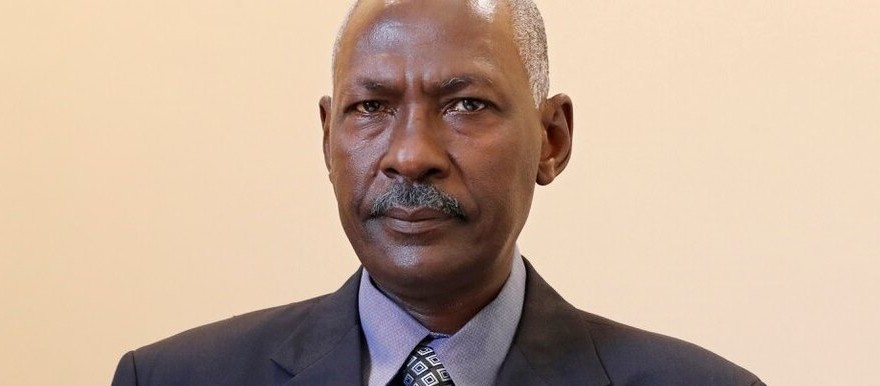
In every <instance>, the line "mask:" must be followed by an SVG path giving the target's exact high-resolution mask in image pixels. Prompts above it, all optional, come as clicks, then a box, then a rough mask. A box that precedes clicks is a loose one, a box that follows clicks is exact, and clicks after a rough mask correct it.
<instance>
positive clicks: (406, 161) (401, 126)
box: [379, 109, 450, 182]
mask: <svg viewBox="0 0 880 386" xmlns="http://www.w3.org/2000/svg"><path fill="white" fill-rule="evenodd" d="M444 136H445V133H444V132H443V129H442V123H441V122H437V121H436V120H435V119H432V118H431V116H430V113H427V112H425V111H420V109H412V110H410V111H408V112H407V113H406V114H404V116H403V119H401V120H399V121H398V122H396V124H395V126H394V127H392V128H391V133H390V138H389V143H388V150H387V152H386V153H385V155H384V157H383V158H382V161H381V163H380V165H379V167H380V168H381V169H382V173H383V174H385V175H386V176H387V177H389V178H391V179H398V178H404V179H406V180H409V181H410V182H427V181H429V180H432V179H437V178H443V177H445V176H446V175H447V174H448V173H449V167H450V160H449V156H448V153H447V148H446V143H445V139H444Z"/></svg>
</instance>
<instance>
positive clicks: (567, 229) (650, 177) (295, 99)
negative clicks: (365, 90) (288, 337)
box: [0, 0, 880, 385]
mask: <svg viewBox="0 0 880 386" xmlns="http://www.w3.org/2000/svg"><path fill="white" fill-rule="evenodd" d="M539 6H540V7H541V8H542V11H543V13H544V17H545V20H546V23H547V30H548V33H549V38H550V61H551V91H552V92H565V93H567V94H569V95H570V96H571V97H572V98H573V100H574V103H575V136H574V139H575V143H574V155H573V158H572V160H571V163H570V164H569V166H568V169H567V170H566V171H565V172H564V173H563V174H562V176H561V177H560V178H559V179H557V180H556V181H555V182H554V183H553V184H552V185H550V186H548V187H541V188H539V189H538V190H537V193H536V198H535V203H534V205H533V209H532V215H531V217H530V220H529V223H528V224H527V225H526V229H525V230H524V232H523V234H522V236H521V238H520V248H521V250H522V252H523V253H524V254H525V255H526V256H527V257H528V258H529V259H530V260H531V261H532V262H533V263H534V264H535V266H536V267H537V269H538V270H539V272H541V274H542V275H543V276H544V277H545V278H546V279H547V280H548V281H549V282H550V283H551V284H553V285H554V286H555V288H556V289H557V290H558V291H559V292H560V293H562V294H563V296H565V297H566V298H567V299H568V300H569V301H571V302H572V303H574V304H575V305H577V306H579V307H581V308H583V309H586V310H589V311H591V312H594V313H598V314H600V315H604V316H606V317H609V318H612V319H616V320H619V321H621V322H624V323H628V324H632V325H635V326H638V327H642V328H645V329H649V330H653V331H657V332H661V333H664V334H668V335H672V336H676V337H680V338H683V339H686V340H690V341H693V342H696V343H698V344H700V345H702V346H704V347H706V348H708V349H710V350H713V351H715V352H717V353H719V354H721V355H722V356H724V357H726V358H728V359H730V360H732V361H734V362H736V363H738V364H740V365H742V366H744V367H746V368H748V369H750V370H752V371H753V372H755V373H756V374H758V375H759V376H761V377H762V378H763V379H764V380H765V381H766V382H767V383H768V384H772V385H832V384H834V385H839V384H842V385H868V384H880V383H878V381H877V378H876V377H874V373H875V372H876V367H877V355H876V353H877V350H878V347H880V333H878V332H877V326H880V307H878V300H877V298H878V294H880V274H878V271H880V263H878V262H877V260H878V257H880V200H878V197H880V182H878V179H880V150H878V149H880V23H878V20H880V2H876V1H855V0H844V1H833V2H831V1H827V0H822V1H819V0H804V1H796V2H792V1H764V0H761V1H758V0H745V1H720V0H719V1H698V0H684V1H681V0H676V1H663V2H656V1H629V0H623V1H584V2H582V1H567V0H566V1H562V0H559V1H554V0H543V1H539ZM346 9H347V6H346V4H345V2H343V1H341V0H338V1H321V2H306V1H299V0H296V1H294V0H288V1H247V2H246V1H229V0H212V1H184V2H181V1H168V0H161V1H160V0H152V1H110V0H94V1H82V0H79V1H46V0H32V1H24V0H22V1H14V0H13V1H9V0H2V1H0V300H2V307H0V312H2V316H0V339H2V344H0V384H3V385H59V384H65V385H101V384H109V382H110V379H111V376H112V373H113V370H114V368H115V366H116V362H117V360H118V359H119V357H120V356H121V355H122V354H123V353H124V352H125V351H127V350H130V349H134V348H136V347H139V346H142V345H145V344H147V343H151V342H153V341H155V340H158V339H160V338H164V337H166V336H169V335H172V334H174V333H177V332H180V331H182V330H184V329H187V328H190V327H194V326H197V325H201V324H205V323H208V322H211V321H215V320H219V319H224V318H228V317H230V316H232V315H236V314H241V313H244V312H247V311H250V310H255V309H259V308H265V307H269V306H273V305H279V304H285V303H289V302H293V301H296V300H301V299H305V298H308V297H311V296H314V295H318V294H322V293H326V292H329V291H333V290H334V289H336V288H337V287H338V286H339V285H340V284H341V283H342V282H343V281H344V280H345V279H346V278H347V277H348V276H349V275H350V274H351V273H353V272H354V270H355V269H356V267H357V265H358V263H357V259H356V257H355V256H354V253H353V252H352V250H351V248H350V246H349V244H348V242H347V240H346V238H345V236H344V234H343V232H342V229H341V227H340V225H339V223H338V218H337V214H336V206H335V200H334V197H333V195H332V191H331V187H330V184H329V182H328V180H327V176H326V170H325V167H324V164H323V160H322V156H321V146H320V144H321V130H320V125H319V120H318V108H317V101H318V98H319V97H320V96H321V95H324V94H326V93H329V91H330V80H329V78H330V76H329V75H330V73H329V68H328V67H329V61H330V59H329V58H330V51H331V45H332V42H333V38H334V35H335V32H336V28H337V25H338V23H339V22H340V21H341V19H342V17H343V15H344V13H345V11H346Z"/></svg>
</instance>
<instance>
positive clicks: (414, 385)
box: [400, 340, 455, 386]
mask: <svg viewBox="0 0 880 386" xmlns="http://www.w3.org/2000/svg"><path fill="white" fill-rule="evenodd" d="M426 342H427V340H426V341H423V342H422V343H419V344H418V345H417V346H416V348H415V349H413V351H412V353H410V354H409V359H407V361H406V364H405V365H403V368H402V369H401V370H400V379H402V380H403V384H404V386H454V385H455V384H454V383H452V379H450V378H449V373H448V372H446V368H445V367H443V364H442V363H440V359H437V353H435V352H434V349H432V348H431V347H428V345H427V344H425V343H426Z"/></svg>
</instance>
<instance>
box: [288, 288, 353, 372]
mask: <svg viewBox="0 0 880 386" xmlns="http://www.w3.org/2000/svg"><path fill="white" fill-rule="evenodd" d="M360 276H361V275H360V271H358V272H357V273H356V274H354V276H352V277H351V278H350V279H348V281H347V282H345V284H344V285H343V286H342V288H340V289H339V290H338V291H336V292H334V293H332V294H329V295H327V296H326V297H324V298H322V299H320V300H319V301H318V303H317V304H315V305H314V308H313V309H312V310H311V312H310V313H309V315H308V316H306V319H305V320H304V321H303V322H302V323H301V324H300V325H299V326H298V327H297V328H296V330H294V332H293V333H292V334H291V335H290V336H289V337H288V338H287V339H286V340H285V341H284V343H282V344H281V346H280V347H279V349H278V351H276V352H275V355H273V356H272V360H273V361H274V362H275V363H276V364H278V365H279V366H281V367H282V368H283V369H284V370H286V371H287V372H288V373H290V375H291V376H292V377H293V378H292V379H290V380H289V381H288V382H287V383H284V385H285V386H295V385H318V384H332V385H360V384H362V379H361V378H362V372H361V342H362V341H363V338H362V333H361V328H360V322H359V318H358V315H357V294H358V284H359V282H360Z"/></svg>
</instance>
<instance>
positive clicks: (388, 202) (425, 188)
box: [370, 182, 466, 220]
mask: <svg viewBox="0 0 880 386" xmlns="http://www.w3.org/2000/svg"><path fill="white" fill-rule="evenodd" d="M394 207H403V208H431V209H434V210H439V211H441V212H443V213H445V214H446V215H448V216H451V217H455V218H459V219H462V220H464V219H466V216H465V214H464V210H463V209H462V208H461V203H460V202H459V201H458V200H457V199H455V197H452V196H451V195H449V194H448V193H446V192H444V191H442V190H440V189H438V188H437V187H436V186H434V185H431V184H424V183H415V184H413V183H404V182H395V183H394V184H393V185H391V187H390V188H388V190H387V191H385V192H384V193H382V194H381V195H379V197H378V198H376V201H375V202H373V208H372V210H371V211H370V217H379V216H382V215H384V214H385V212H387V211H388V210H389V209H391V208H394Z"/></svg>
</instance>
